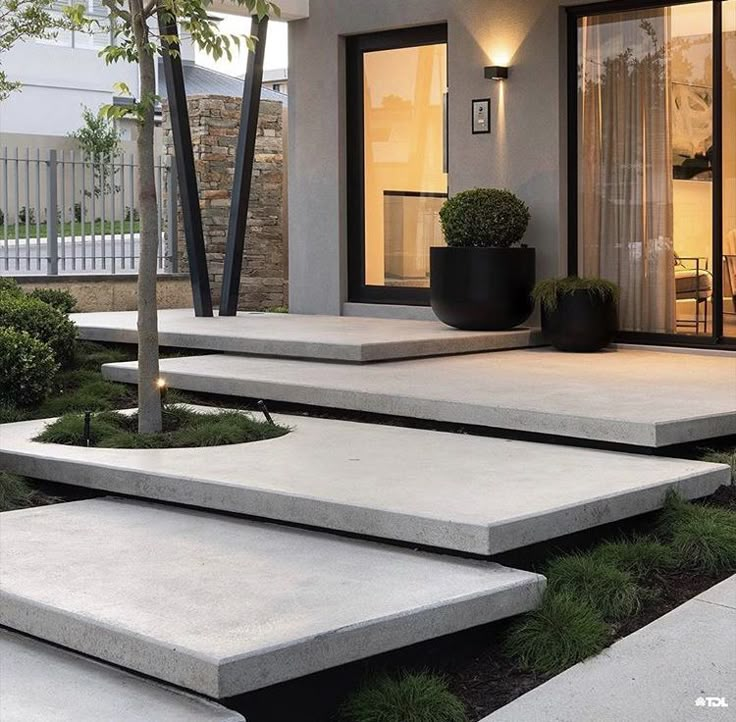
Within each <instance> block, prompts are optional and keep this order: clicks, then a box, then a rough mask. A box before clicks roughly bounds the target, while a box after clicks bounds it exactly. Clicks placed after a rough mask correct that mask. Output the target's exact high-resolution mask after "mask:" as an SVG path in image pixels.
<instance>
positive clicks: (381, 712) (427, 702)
mask: <svg viewBox="0 0 736 722" xmlns="http://www.w3.org/2000/svg"><path fill="white" fill-rule="evenodd" d="M342 717H343V719H344V720H346V722H466V721H467V716H466V714H465V708H464V706H463V703H462V702H461V701H460V699H458V697H456V696H455V695H454V694H453V693H452V692H451V691H450V689H449V688H448V686H447V682H446V681H445V680H444V679H443V678H442V677H439V676H437V675H434V674H430V673H429V672H414V673H411V672H405V673H403V674H401V675H400V676H398V677H389V676H382V677H378V678H377V679H374V680H372V681H370V682H368V683H367V684H365V685H364V686H363V687H361V688H360V689H359V690H358V691H357V692H355V693H354V694H353V695H352V696H351V697H349V698H348V700H347V702H346V703H345V704H344V705H343V707H342Z"/></svg>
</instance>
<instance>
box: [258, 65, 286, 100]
mask: <svg viewBox="0 0 736 722" xmlns="http://www.w3.org/2000/svg"><path fill="white" fill-rule="evenodd" d="M263 87H264V88H269V89H270V90H273V91H274V92H276V93H283V94H284V95H287V94H288V92H289V69H288V68H276V69H275V70H264V71H263Z"/></svg>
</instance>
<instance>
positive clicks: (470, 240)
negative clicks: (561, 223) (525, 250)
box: [440, 188, 531, 248]
mask: <svg viewBox="0 0 736 722" xmlns="http://www.w3.org/2000/svg"><path fill="white" fill-rule="evenodd" d="M530 218H531V216H530V214H529V208H528V207H527V205H526V203H524V202H523V201H522V200H520V199H519V198H517V197H516V196H515V195H514V194H513V193H512V192H511V191H506V190H500V189H498V188H475V189H474V190H469V191H463V192H462V193H458V194H457V195H455V196H453V197H452V198H449V199H448V200H447V201H445V204H444V205H443V206H442V209H441V210H440V221H441V222H442V230H443V231H444V233H445V240H446V241H447V245H448V246H474V247H478V248H509V247H510V246H514V245H517V244H519V243H521V239H522V238H523V237H524V234H525V233H526V229H527V228H528V226H529V220H530Z"/></svg>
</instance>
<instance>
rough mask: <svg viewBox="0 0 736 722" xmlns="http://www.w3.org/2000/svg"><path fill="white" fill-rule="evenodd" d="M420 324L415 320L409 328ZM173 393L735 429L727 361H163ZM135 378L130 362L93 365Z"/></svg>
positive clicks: (601, 426) (653, 439) (570, 427)
mask: <svg viewBox="0 0 736 722" xmlns="http://www.w3.org/2000/svg"><path fill="white" fill-rule="evenodd" d="M417 323H418V322H417ZM161 369H162V374H163V375H164V376H165V377H166V379H167V381H168V382H169V385H170V386H172V387H174V388H180V389H187V390H191V391H199V392H208V393H218V394H225V395H232V396H243V397H250V398H262V399H273V400H275V401H287V402H293V403H298V404H304V405H311V406H329V407H332V408H340V409H350V410H356V411H367V412H372V413H378V414H389V415H393V416H406V417H409V418H419V419H430V420H433V421H448V422H453V423H458V424H475V425H478V426H485V427H490V428H497V429H506V430H511V431H522V432H533V433H539V434H548V435H557V436H564V437H572V438H575V439H578V440H581V441H583V442H585V441H602V442H608V443H616V444H628V445H635V446H640V447H663V446H668V445H671V444H680V443H686V442H691V441H697V440H701V439H708V438H713V437H716V436H726V435H729V434H734V433H736V355H733V354H732V355H729V356H719V355H709V354H702V353H701V354H698V353H692V354H680V353H667V352H661V351H640V350H637V349H631V348H627V349H619V350H610V351H606V352H603V353H599V354H593V355H590V354H571V353H559V352H557V351H554V350H552V349H547V348H545V349H525V350H518V351H504V352H503V353H478V354H470V355H465V356H448V357H441V358H429V359H417V360H413V361H396V362H386V363H380V364H369V365H364V366H356V365H355V364H326V363H318V362H313V361H296V360H293V359H275V358H274V359H271V358H253V357H245V356H197V357H188V358H172V359H166V360H164V361H162V363H161ZM103 373H104V375H105V376H106V377H107V378H110V379H113V380H116V381H124V382H128V383H133V382H135V381H136V378H137V365H136V363H135V362H132V363H121V364H110V365H107V366H105V367H103Z"/></svg>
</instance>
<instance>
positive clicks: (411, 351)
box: [72, 309, 542, 363]
mask: <svg viewBox="0 0 736 722" xmlns="http://www.w3.org/2000/svg"><path fill="white" fill-rule="evenodd" d="M136 318H137V312H136V311H131V312H110V313H79V314H73V315H72V319H73V320H74V322H75V323H76V324H77V326H78V327H79V335H80V337H81V338H83V339H85V340H88V341H104V342H110V343H113V342H114V343H136V341H137V340H138V331H137V330H136ZM159 342H160V343H161V345H162V346H175V347H179V348H189V349H202V350H206V351H223V352H227V353H241V354H253V355H258V356H282V357H288V358H305V359H316V360H319V361H343V362H352V363H366V362H369V361H385V360H387V359H403V358H413V357H418V356H439V355H444V354H464V353H474V352H478V351H499V350H504V349H509V348H526V347H527V346H534V345H540V344H541V343H542V341H541V337H540V334H539V333H538V332H537V331H533V330H531V329H528V328H520V329H516V330H513V331H500V332H494V333H485V332H479V331H458V330H456V329H452V328H449V327H448V326H445V325H444V324H442V323H440V322H439V321H402V320H393V319H381V318H347V317H340V316H299V315H296V314H287V313H239V314H238V315H237V316H233V317H223V318H219V317H215V318H196V317H195V316H194V312H193V311H192V310H191V309H177V310H170V311H159Z"/></svg>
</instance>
